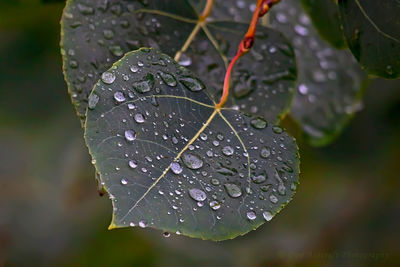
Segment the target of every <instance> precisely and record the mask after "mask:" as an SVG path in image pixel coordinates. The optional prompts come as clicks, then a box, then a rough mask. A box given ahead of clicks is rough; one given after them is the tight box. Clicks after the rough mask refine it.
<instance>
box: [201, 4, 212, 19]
mask: <svg viewBox="0 0 400 267" xmlns="http://www.w3.org/2000/svg"><path fill="white" fill-rule="evenodd" d="M213 5H214V0H207V4H206V6H205V7H204V10H203V13H201V15H200V17H199V21H205V20H206V19H207V17H208V16H209V15H210V13H211V9H212V7H213Z"/></svg>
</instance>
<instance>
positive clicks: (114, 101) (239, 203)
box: [85, 48, 299, 240]
mask: <svg viewBox="0 0 400 267" xmlns="http://www.w3.org/2000/svg"><path fill="white" fill-rule="evenodd" d="M89 103H90V104H89V109H88V113H87V120H86V130H85V138H86V142H87V144H88V147H89V150H90V153H91V155H92V157H93V161H94V162H95V166H96V169H97V171H98V172H99V173H100V174H101V178H102V180H103V183H104V186H105V188H106V189H107V191H108V192H109V194H110V198H111V199H112V202H113V206H114V209H113V211H114V213H113V221H112V224H111V226H110V228H115V227H127V226H137V225H138V226H140V227H147V226H149V227H153V228H157V229H162V230H163V231H169V232H177V233H182V234H184V235H188V236H192V237H199V238H203V239H212V240H223V239H228V238H234V237H236V236H238V235H242V234H244V233H247V232H248V231H250V230H252V229H255V228H257V227H258V226H259V225H261V224H262V223H264V222H265V221H269V220H271V219H272V217H273V216H274V215H275V214H276V213H277V212H279V211H280V210H281V209H282V208H283V207H284V206H285V205H286V204H287V203H288V202H289V201H290V199H291V198H292V196H293V194H294V191H295V189H296V187H297V183H298V182H297V179H298V174H299V169H298V165H299V160H298V154H297V146H296V143H295V142H294V140H293V138H291V137H289V136H288V135H287V134H286V133H284V132H283V130H282V128H280V127H278V126H273V125H268V124H267V122H266V121H265V120H264V119H262V118H259V117H248V116H245V115H243V114H242V113H241V112H239V111H237V110H234V109H223V110H217V109H215V108H214V103H213V102H212V100H211V98H210V97H209V96H208V94H207V89H206V88H205V86H204V85H203V83H202V82H201V81H200V80H199V79H198V78H196V77H195V76H194V75H193V74H192V73H191V72H190V71H188V70H187V69H185V68H184V67H182V66H180V65H179V64H177V63H176V62H174V61H173V60H172V59H171V58H170V57H168V56H166V55H164V54H160V53H159V52H157V51H155V50H153V49H147V48H146V49H144V48H143V49H141V50H139V51H134V52H131V53H128V54H127V55H126V56H125V57H123V58H122V59H121V60H120V61H118V62H117V63H116V64H114V65H113V67H112V68H111V69H110V70H109V71H107V72H106V75H103V78H102V80H101V81H99V83H98V84H97V85H96V86H95V88H94V90H93V92H92V94H91V95H90V98H89Z"/></svg>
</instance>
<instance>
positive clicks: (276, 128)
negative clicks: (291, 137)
mask: <svg viewBox="0 0 400 267" xmlns="http://www.w3.org/2000/svg"><path fill="white" fill-rule="evenodd" d="M272 131H273V132H274V133H276V134H281V133H283V129H282V128H281V127H279V126H274V127H272Z"/></svg>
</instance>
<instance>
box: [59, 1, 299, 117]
mask: <svg viewBox="0 0 400 267" xmlns="http://www.w3.org/2000/svg"><path fill="white" fill-rule="evenodd" d="M198 26H200V25H199V24H198V22H197V15H196V14H195V12H194V10H193V8H191V6H190V5H189V4H188V3H187V2H186V1H179V3H177V2H169V1H167V2H166V1H148V3H147V4H140V2H138V1H136V2H134V3H131V2H129V1H111V2H110V3H109V4H107V5H105V6H102V5H97V6H93V4H92V2H90V1H84V0H71V1H69V2H68V4H67V7H66V10H65V11H64V15H63V19H62V30H63V38H62V42H61V44H62V48H63V50H62V51H63V54H64V68H65V75H66V80H67V82H68V83H69V88H70V91H71V93H72V101H73V102H74V103H75V104H76V106H77V109H78V114H79V115H80V116H81V118H84V112H85V109H86V107H87V98H88V95H89V92H90V90H91V89H92V88H93V85H94V83H95V81H96V80H97V79H98V78H99V77H100V75H101V73H102V72H104V71H105V70H106V69H107V68H109V67H111V65H112V63H113V62H115V61H116V60H117V59H118V58H120V57H121V56H122V55H123V53H125V52H128V51H130V50H132V49H137V48H138V47H141V46H149V47H154V48H160V49H161V50H162V51H163V52H164V53H166V54H168V55H170V56H172V57H173V56H175V54H176V53H177V52H178V51H179V50H181V48H182V47H183V45H184V44H185V43H186V42H188V50H187V51H186V52H185V53H183V54H182V55H181V56H180V60H179V62H180V64H182V65H184V66H187V67H188V68H190V69H191V70H192V71H193V72H194V73H196V74H198V75H200V76H204V75H205V73H207V78H206V79H205V82H206V84H207V85H208V87H209V88H210V90H213V97H214V98H216V99H219V93H220V91H221V89H222V86H223V79H224V75H225V72H226V65H227V63H228V60H229V59H230V58H232V57H233V56H234V55H235V54H236V50H237V47H238V45H239V43H240V41H241V39H242V38H243V35H244V33H245V32H246V31H247V27H248V26H247V24H242V23H235V22H213V23H206V24H204V25H203V26H202V27H198ZM192 37H193V39H191V38H192ZM257 38H259V39H260V40H262V41H263V42H259V43H258V44H256V45H255V47H254V49H252V51H251V53H248V54H247V55H245V56H243V57H242V58H241V59H240V61H239V64H238V67H236V68H235V69H234V72H233V75H232V83H233V87H234V90H235V92H236V93H234V94H233V95H235V96H236V98H231V99H230V100H231V101H232V103H234V104H235V105H237V106H238V108H240V109H241V110H243V111H245V112H248V113H253V114H257V115H262V116H263V117H264V118H265V119H267V120H268V121H270V122H276V121H278V119H279V117H281V116H282V115H283V114H285V113H286V112H287V110H288V109H289V106H290V103H291V100H292V97H293V94H294V80H295V78H296V66H295V60H294V53H293V50H292V48H291V46H290V44H289V43H288V41H287V40H286V39H285V37H284V36H283V35H282V34H280V33H279V32H277V31H275V30H272V29H267V28H263V27H260V28H259V30H258V32H257ZM204 77H206V76H204Z"/></svg>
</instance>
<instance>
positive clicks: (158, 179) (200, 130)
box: [108, 95, 251, 220]
mask: <svg viewBox="0 0 400 267" xmlns="http://www.w3.org/2000/svg"><path fill="white" fill-rule="evenodd" d="M152 97H157V98H177V99H181V100H184V101H191V102H193V103H195V104H198V105H201V106H204V107H207V108H210V109H213V112H212V113H211V115H210V116H209V117H208V119H207V120H206V122H205V123H204V124H203V126H202V127H201V128H200V129H199V130H198V131H197V132H196V134H195V135H194V136H193V137H192V138H191V139H190V140H189V142H188V143H187V144H186V145H185V146H184V147H183V148H182V150H181V151H179V152H178V154H177V155H176V156H175V158H174V159H173V160H172V162H171V164H172V163H173V162H177V161H178V160H179V159H180V158H181V156H182V154H183V153H184V152H185V151H186V150H187V149H188V148H189V147H190V145H192V144H193V143H194V142H195V141H196V140H197V138H198V137H199V136H200V134H201V133H203V132H204V131H205V130H206V128H207V127H208V126H209V125H210V123H211V122H212V120H213V119H214V117H215V116H216V115H218V116H220V117H221V118H222V120H223V121H224V122H225V123H226V124H227V126H228V127H229V128H230V129H231V130H232V132H233V133H234V135H235V136H236V138H237V139H238V140H239V142H240V144H241V146H242V148H243V150H244V152H245V153H246V158H247V171H248V177H247V181H248V185H249V188H251V179H250V156H249V153H248V151H247V148H246V146H245V144H244V142H243V140H242V138H241V137H240V135H239V133H238V132H237V131H236V129H235V128H234V127H233V126H232V124H230V123H229V121H228V120H227V119H226V118H225V116H224V115H223V114H222V113H221V110H224V109H226V110H232V109H230V108H216V107H215V106H211V105H208V104H205V103H202V102H199V101H196V100H193V99H191V98H188V97H183V96H174V95H149V96H146V98H152ZM139 100H140V99H135V100H132V101H127V102H126V103H125V105H126V104H129V103H134V102H136V101H139ZM112 110H113V109H111V110H109V111H108V112H111V111H112ZM171 164H169V165H168V167H167V168H165V169H164V171H163V172H162V174H161V175H160V176H159V177H158V178H157V179H156V180H155V181H154V183H152V185H151V186H150V187H149V188H148V189H147V190H146V192H145V193H144V194H143V195H142V196H141V197H140V198H139V199H138V200H137V201H136V202H135V203H134V204H133V206H132V207H131V208H130V209H129V210H128V212H127V213H126V214H125V215H124V216H123V217H122V218H121V220H124V219H125V218H126V217H127V216H128V215H129V214H130V213H131V212H132V211H133V210H134V209H135V208H136V207H137V205H138V204H139V203H140V202H141V201H142V200H143V199H144V198H145V197H146V196H147V195H148V193H149V192H150V191H151V190H152V189H153V188H154V187H155V186H156V185H157V184H158V183H159V182H160V181H161V179H163V178H164V176H165V175H166V174H167V173H168V171H169V170H170V169H171ZM244 201H245V199H243V203H244Z"/></svg>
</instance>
